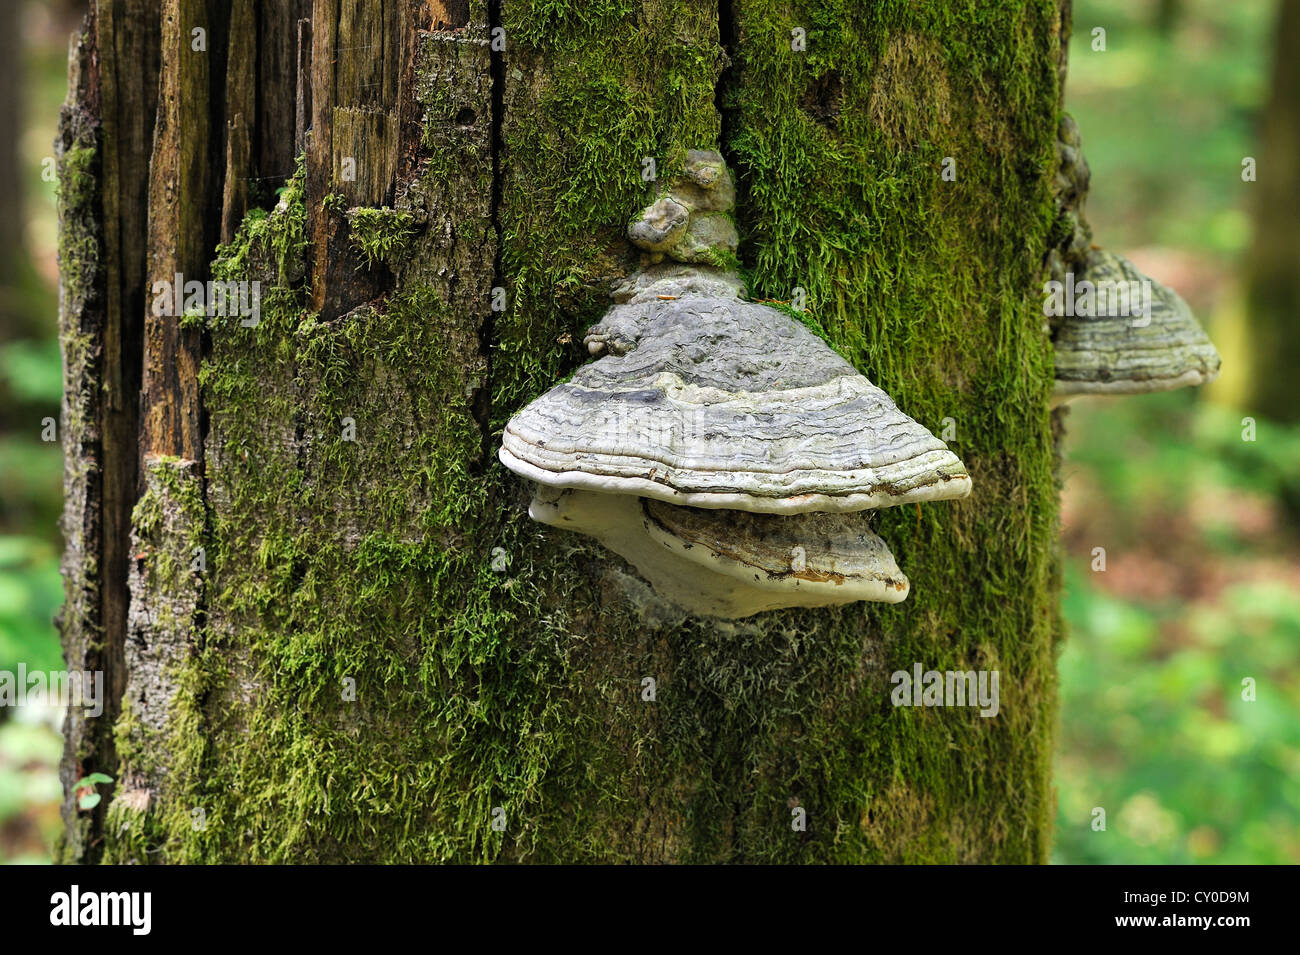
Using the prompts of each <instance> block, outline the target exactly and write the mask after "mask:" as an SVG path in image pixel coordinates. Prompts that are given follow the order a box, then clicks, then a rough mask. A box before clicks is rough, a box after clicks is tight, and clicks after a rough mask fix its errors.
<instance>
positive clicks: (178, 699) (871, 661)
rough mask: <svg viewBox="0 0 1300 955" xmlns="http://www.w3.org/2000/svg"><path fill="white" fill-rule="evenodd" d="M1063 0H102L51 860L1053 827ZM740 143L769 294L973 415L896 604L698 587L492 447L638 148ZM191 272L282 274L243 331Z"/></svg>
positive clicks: (684, 847)
mask: <svg viewBox="0 0 1300 955" xmlns="http://www.w3.org/2000/svg"><path fill="white" fill-rule="evenodd" d="M1063 20H1064V17H1063V12H1062V10H1061V7H1060V4H1059V3H1058V2H1056V0H1025V2H1005V3H1000V4H989V3H986V2H975V0H970V2H965V3H961V2H956V3H944V4H871V5H867V4H862V3H860V2H859V0H808V2H796V3H795V4H793V5H791V4H789V3H786V2H780V3H778V2H775V0H730V2H728V0H722V2H720V3H714V2H711V0H707V2H706V0H644V2H636V0H600V2H582V3H573V4H556V3H546V4H540V3H529V2H523V0H492V2H488V3H483V2H479V0H473V2H461V0H314V2H303V3H301V4H300V5H298V6H297V7H295V5H294V4H292V3H288V4H287V3H275V4H272V3H265V4H263V3H257V2H253V0H242V2H241V0H230V2H220V0H207V2H202V0H165V2H163V3H162V4H161V10H159V9H158V6H157V3H156V2H155V3H154V4H152V5H151V4H149V3H147V2H145V0H99V3H98V4H97V10H96V13H95V14H94V15H93V16H92V18H91V20H90V22H89V25H88V30H87V33H86V36H85V39H84V41H83V44H82V46H81V48H80V50H79V52H78V55H77V56H76V57H75V58H74V59H75V62H74V67H79V70H77V71H75V72H74V77H73V82H72V84H71V90H72V95H71V97H70V100H69V104H68V106H67V108H66V110H65V114H64V122H63V129H62V134H61V143H60V155H61V167H62V173H63V185H62V206H61V216H62V220H61V224H62V230H63V232H62V234H63V245H62V268H63V289H62V322H63V338H64V347H65V354H66V374H67V380H66V386H67V387H66V392H67V404H66V408H65V419H64V425H63V435H64V442H65V452H66V455H67V492H68V509H67V514H66V517H65V524H66V527H65V530H66V532H67V534H68V540H69V546H68V552H67V558H66V560H65V574H66V577H67V584H68V593H69V602H68V607H67V610H66V612H65V614H64V616H63V630H64V640H65V649H66V652H67V654H68V657H69V663H70V665H71V666H74V667H78V666H90V667H102V668H105V669H106V670H107V671H108V673H109V677H110V679H109V682H110V685H112V686H114V687H115V688H116V693H117V696H116V697H115V702H114V704H113V705H112V706H111V707H110V708H109V710H108V711H107V712H106V713H105V715H104V717H102V718H101V719H99V720H80V719H73V720H72V721H71V722H70V724H69V733H68V750H67V757H66V759H65V766H64V773H63V774H64V780H65V784H66V785H68V786H69V793H68V802H67V805H66V807H65V815H66V819H67V822H68V838H67V839H66V840H65V844H64V846H63V847H62V851H61V855H62V858H63V859H64V860H66V861H95V860H100V859H103V860H110V861H125V860H137V861H151V862H152V861H160V862H181V861H235V860H249V861H341V860H372V861H399V860H403V861H433V860H441V859H455V860H468V861H474V860H501V861H507V860H519V861H559V860H627V861H684V860H693V861H782V862H813V861H832V860H838V861H847V860H853V861H906V862H920V861H977V860H980V861H1003V862H1024V861H1041V860H1043V859H1044V858H1045V856H1046V854H1047V847H1048V842H1049V828H1050V824H1049V821H1050V818H1051V814H1052V809H1053V800H1052V798H1051V795H1050V787H1049V768H1050V758H1051V742H1052V734H1053V719H1054V704H1055V682H1054V653H1055V649H1056V643H1057V639H1058V636H1059V632H1060V627H1059V623H1058V615H1057V591H1058V587H1059V582H1058V572H1057V561H1056V520H1057V518H1056V483H1055V476H1054V466H1055V454H1054V447H1053V439H1052V430H1051V423H1050V419H1049V415H1048V411H1047V399H1048V394H1049V392H1050V383H1051V369H1052V360H1051V346H1050V343H1049V341H1048V338H1047V335H1046V333H1045V330H1044V327H1043V319H1042V313H1041V296H1040V294H1039V284H1040V282H1041V280H1042V263H1043V256H1044V253H1045V251H1046V248H1047V243H1048V234H1049V228H1050V226H1051V220H1052V208H1053V207H1052V192H1051V185H1050V184H1051V181H1052V176H1053V174H1054V171H1055V168H1054V164H1055V158H1054V156H1055V153H1054V142H1055V130H1056V122H1057V117H1058V115H1059V108H1060V107H1059V78H1058V65H1059V57H1060V55H1061V47H1060V43H1061V33H1062V27H1063ZM497 27H501V28H503V29H504V48H503V49H502V50H500V51H494V50H493V49H492V47H491V42H492V38H493V36H494V30H495V29H496V28H497ZM195 28H202V29H204V30H205V31H206V36H207V43H206V50H205V51H203V52H196V51H195V49H194V48H193V44H192V37H193V33H192V31H193V30H194V29H195ZM796 28H798V29H801V30H803V31H805V32H806V37H807V49H806V51H804V52H799V51H796V50H793V49H792V48H791V39H792V30H794V29H796ZM154 90H157V100H156V108H154V107H153V105H152V101H151V99H150V97H151V96H152V93H153V91H154ZM718 143H720V144H721V147H722V150H723V152H724V154H725V155H726V157H727V159H728V162H729V163H730V164H731V166H732V168H733V170H734V171H735V173H736V175H737V178H738V186H739V196H738V203H737V211H738V220H739V226H740V231H741V235H742V238H743V239H744V240H745V241H744V243H743V245H742V248H741V255H742V258H743V261H744V263H745V265H746V267H747V268H748V269H749V270H750V276H749V278H750V283H751V294H753V295H754V296H755V297H760V298H777V299H789V298H790V297H791V293H792V290H793V289H794V288H795V287H801V288H803V289H805V290H807V295H808V304H809V306H810V308H811V309H812V312H813V315H814V317H815V318H816V319H817V320H818V321H819V322H820V323H821V325H822V326H823V327H824V328H825V330H826V331H827V332H828V334H829V335H830V336H831V337H832V339H833V340H834V341H835V342H836V343H837V344H838V345H839V346H840V347H841V348H842V349H843V350H844V352H845V354H847V355H848V356H850V357H851V359H852V360H853V361H854V362H855V363H856V365H857V366H858V368H859V369H860V370H861V371H862V372H863V373H865V374H866V375H867V376H868V377H870V378H871V379H872V380H873V381H875V382H876V383H878V384H879V385H880V386H881V387H883V388H885V389H886V390H887V391H888V392H889V393H890V394H892V395H893V396H894V397H895V398H896V400H897V401H898V403H899V405H900V407H902V408H903V409H904V410H905V411H906V412H908V413H909V414H911V415H912V416H913V417H915V418H917V419H918V420H919V421H921V422H922V423H923V424H925V425H926V426H928V427H929V428H930V429H931V430H933V431H935V432H936V433H940V432H942V431H949V432H951V429H953V428H955V437H954V438H953V439H952V440H950V442H949V443H950V445H951V446H952V447H953V448H954V450H955V451H957V453H958V454H959V455H960V456H961V457H962V459H963V460H964V462H965V463H966V465H967V466H968V468H969V469H970V472H971V475H972V477H973V480H974V493H973V495H972V497H971V498H970V499H969V500H967V501H963V502H957V503H946V504H936V505H931V506H927V507H922V508H919V509H914V508H897V509H893V510H889V511H885V512H882V513H881V514H880V515H879V520H878V526H879V529H880V530H881V533H882V536H884V537H885V539H886V540H888V541H889V543H890V545H891V547H892V548H893V550H894V552H895V554H896V555H897V556H898V559H899V563H900V564H901V566H903V568H904V569H905V570H906V572H907V573H908V574H909V576H910V577H911V579H912V581H913V593H912V595H911V597H910V598H909V599H908V600H907V602H905V603H904V604H901V605H898V606H885V605H865V604H856V605H851V606H849V607H846V608H843V609H837V610H810V611H790V612H779V613H768V614H763V615H760V616H757V617H754V618H751V619H748V620H742V621H736V622H729V623H719V622H716V621H706V620H700V619H694V618H687V617H685V616H683V615H682V614H680V613H679V612H676V611H674V610H673V608H671V607H669V606H667V605H665V604H663V603H662V602H661V601H659V600H658V599H657V598H656V597H655V596H654V595H653V593H652V592H651V591H649V589H648V588H647V586H646V585H645V584H644V583H642V582H641V581H640V579H639V578H638V577H636V575H635V574H634V573H633V572H632V571H631V570H630V568H628V567H627V566H626V565H624V564H623V563H622V562H621V561H619V560H618V559H617V558H614V557H612V556H611V555H610V554H609V553H608V552H606V551H604V550H602V549H601V548H600V547H599V546H598V545H596V544H595V543H593V542H591V541H590V540H588V539H586V538H579V537H576V536H571V535H565V534H561V533H556V532H553V531H551V530H549V529H548V528H545V527H542V526H541V525H538V524H535V523H533V522H531V521H530V520H529V519H528V518H527V516H526V513H525V511H526V501H527V496H528V495H527V490H526V488H524V487H523V486H522V484H521V483H520V482H519V481H517V480H516V479H515V478H514V477H512V476H511V475H510V474H508V473H507V472H506V471H505V470H504V469H503V468H502V467H501V466H500V465H499V464H497V462H496V459H495V448H496V445H497V442H498V439H499V431H500V428H501V427H502V425H503V424H504V422H505V420H506V418H507V417H508V416H509V414H510V413H511V412H512V411H514V410H515V409H517V408H518V407H519V406H521V405H522V404H523V403H525V402H526V401H528V400H530V399H532V398H533V397H535V396H536V395H538V394H539V393H540V392H541V391H543V390H544V389H545V388H547V387H549V386H550V385H551V384H552V383H554V382H555V381H556V380H557V379H559V378H561V377H563V376H564V375H566V374H567V373H569V372H570V371H571V370H572V369H573V368H574V367H576V366H577V365H578V364H580V363H581V362H583V361H584V360H585V359H586V355H585V354H584V350H583V348H582V347H581V343H582V332H583V330H584V329H585V328H586V327H587V326H588V325H589V324H591V323H592V322H594V321H595V320H596V319H597V318H598V317H599V316H600V315H601V313H602V312H603V310H604V309H605V308H606V307H607V305H608V304H609V299H608V286H609V283H610V281H611V280H615V279H617V278H619V277H621V276H623V275H625V274H626V273H627V272H629V271H630V270H632V269H633V268H634V267H635V260H634V258H633V256H632V255H631V249H630V247H629V246H628V244H627V243H626V241H625V239H624V236H623V229H624V226H625V224H626V222H627V220H628V218H629V217H630V216H631V215H632V214H633V213H635V212H636V211H637V210H638V209H639V208H640V206H641V205H642V204H643V200H644V196H645V193H644V184H643V183H642V181H641V178H640V177H641V171H642V168H643V165H642V161H643V159H644V158H645V157H654V158H655V160H656V163H657V167H658V175H659V176H660V177H665V176H671V175H673V173H674V171H675V170H677V169H680V167H681V163H682V161H683V159H684V154H685V151H686V150H687V149H691V148H708V147H710V146H713V145H715V144H718ZM299 155H301V156H302V157H303V159H302V161H301V162H300V164H299V166H298V168H297V170H296V171H295V169H294V160H293V157H294V156H299ZM945 157H952V158H954V159H955V161H956V170H957V178H956V181H945V180H944V179H943V178H942V177H941V173H942V170H943V163H944V159H945ZM349 172H355V175H354V177H352V178H349V177H348V173H349ZM277 190H278V193H277ZM218 239H226V240H228V244H226V245H224V246H222V247H221V248H219V249H218V248H217V247H216V243H217V241H218ZM176 271H180V272H182V273H184V277H185V279H187V280H188V279H205V278H208V277H209V276H213V277H216V278H220V279H229V280H249V281H251V280H257V281H259V282H261V314H260V324H258V325H257V326H256V327H246V326H245V325H243V324H241V322H240V320H239V319H238V318H237V317H221V316H213V317H208V318H207V319H206V321H205V320H203V319H202V318H194V317H188V318H184V319H181V318H176V317H169V316H155V315H154V314H153V312H152V311H151V309H150V307H149V302H150V299H149V298H148V296H149V294H150V288H151V285H152V283H153V282H155V281H169V280H170V279H171V276H172V273H174V272H176ZM497 287H499V288H502V289H504V290H505V295H506V299H505V300H506V303H507V307H506V308H505V310H504V311H500V312H494V311H493V309H492V299H493V295H492V290H493V288H497ZM137 394H138V395H141V401H140V403H139V405H136V404H135V396H136V395H137ZM945 419H951V422H947V421H945ZM945 425H949V427H948V428H945ZM352 428H354V429H355V440H351V439H350V438H351V437H352V432H351V430H350V429H352ZM945 436H946V435H945ZM128 491H129V493H128ZM200 548H201V549H202V550H201V552H200ZM503 563H504V566H503ZM494 568H495V569H494ZM128 594H129V602H128V601H127V599H126V597H127V595H128ZM917 662H919V663H921V664H923V665H924V667H925V668H926V669H941V670H942V669H961V670H966V669H996V670H999V671H1000V673H1001V709H1000V712H999V713H998V715H997V716H996V717H995V718H992V719H986V718H981V717H980V716H979V715H978V713H977V712H976V711H975V710H973V709H961V710H956V709H953V710H942V709H901V708H900V709H896V708H894V707H893V706H892V705H891V704H890V690H891V689H892V685H891V684H890V681H889V675H890V673H891V672H892V671H895V670H900V669H902V670H909V671H910V670H911V668H912V666H913V664H914V663H917ZM647 676H649V677H653V678H654V679H655V681H656V683H657V694H656V699H655V701H653V702H647V701H644V700H643V699H642V679H643V678H644V677H647ZM92 770H102V771H106V772H109V773H110V774H112V775H114V776H115V777H116V779H117V783H116V784H115V786H114V787H112V789H111V791H110V792H109V794H108V797H109V798H106V799H105V800H104V802H103V803H102V804H101V807H99V808H98V809H96V810H94V811H93V812H84V811H78V810H77V809H76V807H75V803H74V799H73V797H74V793H72V792H71V786H70V784H71V783H72V782H73V781H74V780H75V779H76V777H77V776H78V775H79V774H81V773H84V772H88V771H92ZM794 807H803V808H804V809H805V810H806V812H807V820H808V825H807V829H806V831H795V830H793V829H792V827H791V818H792V808H794ZM498 808H499V809H500V812H499V813H496V814H495V818H497V819H499V820H502V821H503V822H504V829H501V828H499V827H494V826H493V825H492V823H493V820H494V810H496V809H498Z"/></svg>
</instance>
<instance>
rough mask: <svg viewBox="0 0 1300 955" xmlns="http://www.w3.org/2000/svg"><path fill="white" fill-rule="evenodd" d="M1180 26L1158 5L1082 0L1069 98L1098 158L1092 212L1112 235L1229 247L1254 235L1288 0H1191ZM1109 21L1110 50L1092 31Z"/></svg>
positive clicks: (1137, 241)
mask: <svg viewBox="0 0 1300 955" xmlns="http://www.w3.org/2000/svg"><path fill="white" fill-rule="evenodd" d="M1179 7H1180V14H1179V17H1178V20H1177V22H1176V24H1175V27H1174V30H1173V31H1172V32H1171V33H1169V34H1164V33H1161V32H1160V31H1159V30H1158V29H1156V25H1155V23H1154V18H1153V17H1152V15H1151V8H1150V6H1148V5H1143V4H1135V3H1131V2H1129V0H1076V2H1075V4H1074V23H1075V29H1074V36H1073V39H1072V40H1071V43H1070V79H1069V82H1068V83H1067V92H1068V97H1069V98H1068V104H1067V105H1068V106H1069V110H1070V112H1071V113H1072V114H1073V115H1074V117H1075V118H1076V119H1077V120H1078V121H1079V128H1080V130H1081V131H1082V134H1083V151H1084V154H1085V155H1086V156H1087V158H1088V163H1089V165H1090V166H1091V167H1092V174H1093V188H1092V191H1091V193H1090V195H1089V199H1088V207H1087V215H1088V218H1089V220H1090V221H1091V222H1092V224H1093V226H1094V230H1093V231H1094V234H1095V235H1096V236H1097V238H1098V241H1100V242H1101V244H1103V245H1107V246H1110V247H1114V248H1122V247H1125V246H1135V245H1143V244H1161V245H1168V246H1174V247H1177V248H1181V249H1193V250H1203V251H1209V252H1217V253H1222V254H1235V253H1240V252H1242V251H1243V250H1244V249H1245V247H1246V244H1247V242H1248V240H1249V237H1250V221H1249V216H1250V212H1251V209H1250V203H1251V202H1252V201H1253V200H1254V190H1253V188H1252V187H1251V186H1250V185H1249V184H1247V183H1243V182H1242V181H1241V160H1242V158H1243V157H1245V156H1257V155H1258V153H1257V150H1258V145H1257V143H1258V139H1257V116H1258V113H1259V111H1260V108H1261V107H1262V105H1263V100H1264V97H1265V96H1266V94H1267V83H1268V71H1267V69H1266V67H1265V64H1266V63H1267V62H1268V59H1269V56H1270V46H1271V37H1270V31H1271V29H1272V27H1273V24H1274V22H1275V11H1276V3H1274V2H1272V0H1269V2H1257V3H1231V4H1226V3H1219V2H1217V0H1180V3H1179ZM1096 26H1103V27H1105V29H1106V51H1105V52H1094V51H1093V49H1092V42H1093V38H1092V34H1091V31H1092V29H1093V28H1094V27H1096Z"/></svg>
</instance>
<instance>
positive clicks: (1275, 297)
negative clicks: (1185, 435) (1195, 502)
mask: <svg viewBox="0 0 1300 955" xmlns="http://www.w3.org/2000/svg"><path fill="white" fill-rule="evenodd" d="M1276 37H1277V40H1276V46H1275V48H1274V58H1273V78H1272V92H1271V94H1270V96H1269V101H1268V105H1267V106H1266V107H1265V110H1264V116H1263V121H1262V124H1261V129H1262V130H1263V148H1262V150H1261V152H1260V156H1259V171H1258V173H1257V176H1258V180H1257V184H1256V185H1255V186H1254V187H1253V188H1254V189H1255V190H1257V191H1256V194H1255V198H1256V200H1257V206H1256V213H1255V240H1254V244H1253V247H1252V249H1251V254H1250V264H1249V280H1248V281H1249V295H1248V304H1249V324H1250V329H1251V358H1252V361H1251V388H1250V391H1251V395H1250V397H1251V406H1252V408H1254V409H1255V410H1257V411H1259V412H1260V413H1262V414H1264V415H1266V416H1268V417H1269V418H1272V419H1273V420H1275V421H1288V422H1290V421H1300V389H1297V387H1296V382H1295V369H1296V367H1297V365H1298V364H1300V322H1297V315H1300V170H1298V169H1297V166H1296V162H1295V157H1296V155H1297V154H1300V96H1298V95H1297V94H1300V7H1298V6H1297V5H1296V4H1294V3H1283V4H1279V5H1278V23H1277V33H1276ZM1292 509H1293V510H1294V511H1296V513H1300V506H1294V507H1293V508H1292Z"/></svg>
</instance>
